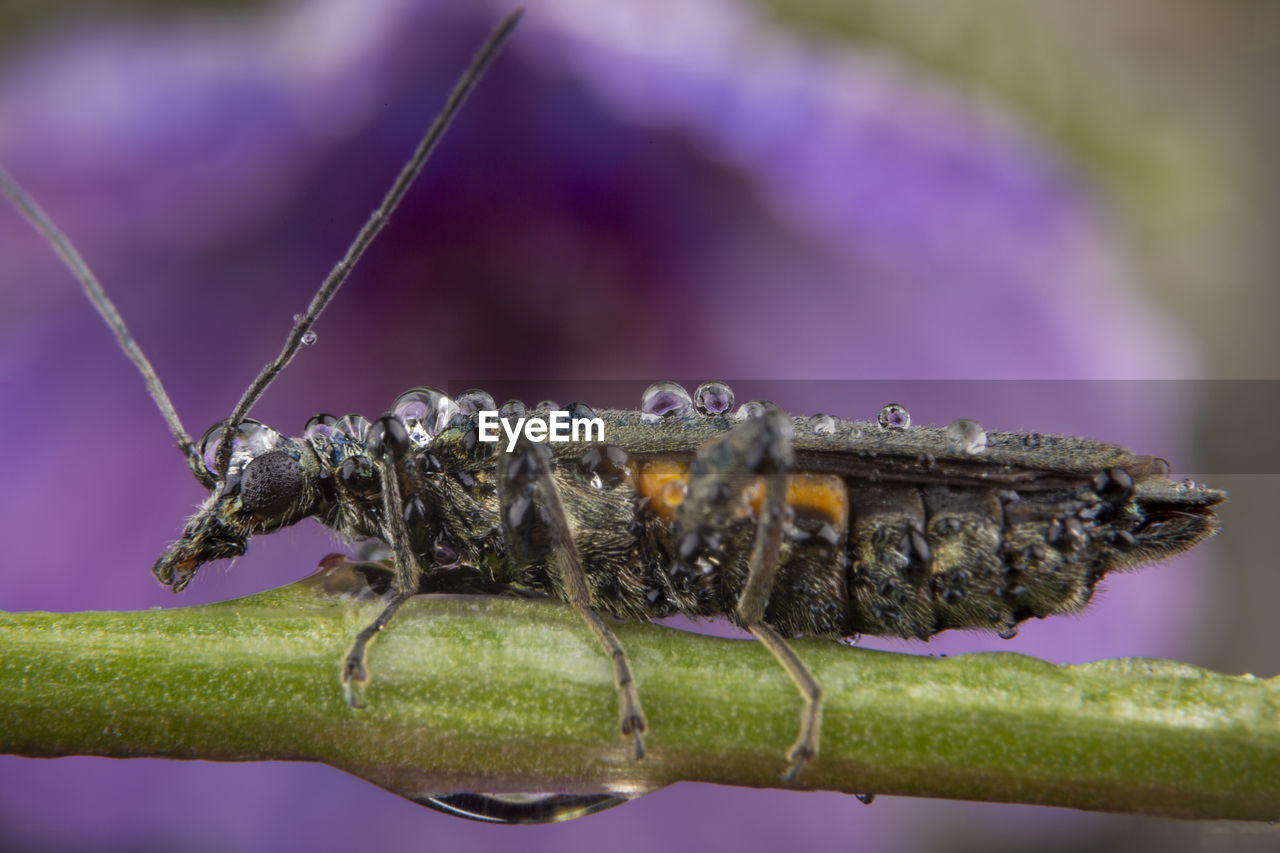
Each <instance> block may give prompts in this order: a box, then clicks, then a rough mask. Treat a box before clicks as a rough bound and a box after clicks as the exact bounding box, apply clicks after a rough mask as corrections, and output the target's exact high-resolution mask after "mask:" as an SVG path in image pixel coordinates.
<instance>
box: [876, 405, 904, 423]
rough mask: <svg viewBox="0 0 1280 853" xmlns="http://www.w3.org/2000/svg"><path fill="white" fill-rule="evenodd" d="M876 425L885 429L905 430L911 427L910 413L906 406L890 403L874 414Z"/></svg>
mask: <svg viewBox="0 0 1280 853" xmlns="http://www.w3.org/2000/svg"><path fill="white" fill-rule="evenodd" d="M876 423H878V424H880V426H882V427H884V428H885V429H906V428H907V427H909V426H911V413H910V412H908V411H907V407H906V406H900V405H898V404H897V403H890V404H889V405H887V406H883V407H882V408H881V409H880V411H879V412H878V413H877V414H876Z"/></svg>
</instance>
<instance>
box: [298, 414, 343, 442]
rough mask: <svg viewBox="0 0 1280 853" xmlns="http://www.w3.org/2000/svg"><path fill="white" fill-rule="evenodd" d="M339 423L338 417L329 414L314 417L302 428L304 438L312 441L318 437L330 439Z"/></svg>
mask: <svg viewBox="0 0 1280 853" xmlns="http://www.w3.org/2000/svg"><path fill="white" fill-rule="evenodd" d="M337 422H338V418H337V416H336V415H330V414H328V413H327V412H321V413H320V414H318V415H312V416H311V417H310V418H308V419H307V422H306V423H305V424H304V425H303V427H302V437H303V438H305V439H312V438H315V437H316V436H323V437H324V438H328V437H329V436H331V435H333V425H334V424H336V423H337Z"/></svg>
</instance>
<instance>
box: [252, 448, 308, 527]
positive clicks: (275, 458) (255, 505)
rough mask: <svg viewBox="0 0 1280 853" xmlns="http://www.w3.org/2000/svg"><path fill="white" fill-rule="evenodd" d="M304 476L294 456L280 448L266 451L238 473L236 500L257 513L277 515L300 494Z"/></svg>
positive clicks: (300, 465)
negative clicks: (238, 482) (237, 496)
mask: <svg viewBox="0 0 1280 853" xmlns="http://www.w3.org/2000/svg"><path fill="white" fill-rule="evenodd" d="M305 479H306V474H305V473H304V472H303V470H302V464H301V463H300V462H298V460H297V459H294V458H293V457H292V456H290V455H289V454H288V453H286V452H285V451H283V450H271V451H268V452H266V453H264V454H262V455H261V456H258V457H256V458H254V459H253V461H251V462H250V463H249V464H248V465H246V466H245V469H244V473H242V474H241V475H240V502H241V504H243V505H244V508H245V509H247V510H249V511H250V512H253V513H257V514H258V515H277V514H278V513H280V512H283V511H284V510H286V509H288V508H289V506H290V505H291V504H293V503H294V502H295V501H297V499H298V498H299V496H301V494H302V486H303V483H304V481H305Z"/></svg>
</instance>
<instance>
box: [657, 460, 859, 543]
mask: <svg viewBox="0 0 1280 853" xmlns="http://www.w3.org/2000/svg"><path fill="white" fill-rule="evenodd" d="M636 469H638V470H636ZM632 478H633V479H634V480H635V482H636V491H637V492H639V493H640V495H641V496H642V497H647V498H649V508H650V509H651V510H653V511H654V512H655V513H657V514H658V515H659V516H660V517H661V518H662V519H663V520H664V521H666V522H668V523H669V522H671V521H672V520H673V519H674V518H675V516H676V507H678V506H680V504H681V503H683V502H684V496H685V492H686V490H687V488H688V482H689V463H687V462H677V461H674V460H669V459H655V460H653V461H651V462H642V463H640V464H639V465H637V466H634V467H633V471H632ZM742 497H743V505H744V507H745V506H749V507H751V511H752V512H755V513H758V512H759V511H760V505H761V504H762V503H763V501H764V484H763V483H762V482H760V481H759V480H757V481H756V482H754V483H752V484H751V485H750V486H747V487H746V488H745V489H744V490H743V493H742ZM787 503H788V505H790V506H791V507H793V508H794V509H796V510H808V511H810V512H817V513H821V514H822V515H824V516H826V519H827V521H829V522H830V523H831V524H832V525H833V526H834V527H835V528H836V529H837V530H841V531H843V530H844V529H845V528H846V527H847V526H848V524H849V495H848V492H846V491H845V484H844V480H842V479H841V478H840V477H838V476H837V475H835V474H792V475H791V476H790V477H788V478H787Z"/></svg>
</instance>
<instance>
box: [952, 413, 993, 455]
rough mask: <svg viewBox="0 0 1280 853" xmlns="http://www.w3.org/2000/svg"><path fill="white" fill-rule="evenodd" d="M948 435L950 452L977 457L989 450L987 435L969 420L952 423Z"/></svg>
mask: <svg viewBox="0 0 1280 853" xmlns="http://www.w3.org/2000/svg"><path fill="white" fill-rule="evenodd" d="M946 434H947V449H948V450H951V451H954V452H957V453H967V454H968V455H970V456H976V455H978V454H979V453H981V452H982V451H984V450H986V449H987V433H986V432H985V431H984V430H983V429H982V427H981V426H980V425H979V424H978V423H977V422H975V421H971V420H969V419H968V418H960V419H959V420H954V421H952V422H951V425H950V426H948V427H947V433H946Z"/></svg>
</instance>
